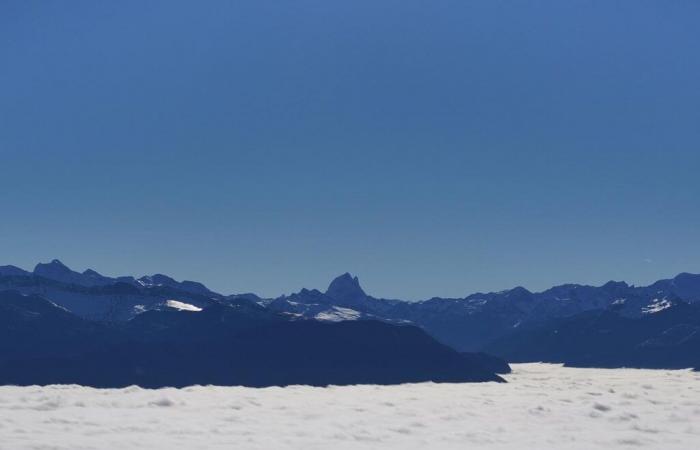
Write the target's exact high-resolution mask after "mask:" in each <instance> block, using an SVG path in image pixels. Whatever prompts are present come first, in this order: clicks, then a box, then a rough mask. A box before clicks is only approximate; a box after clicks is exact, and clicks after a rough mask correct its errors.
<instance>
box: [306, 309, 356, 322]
mask: <svg viewBox="0 0 700 450" xmlns="http://www.w3.org/2000/svg"><path fill="white" fill-rule="evenodd" d="M361 315H362V313H360V312H359V311H356V310H354V309H350V308H343V307H340V306H334V307H332V308H330V309H327V310H326V311H322V312H320V313H318V314H316V316H314V319H316V320H323V321H326V322H341V321H343V320H357V319H359V318H360V316H361Z"/></svg>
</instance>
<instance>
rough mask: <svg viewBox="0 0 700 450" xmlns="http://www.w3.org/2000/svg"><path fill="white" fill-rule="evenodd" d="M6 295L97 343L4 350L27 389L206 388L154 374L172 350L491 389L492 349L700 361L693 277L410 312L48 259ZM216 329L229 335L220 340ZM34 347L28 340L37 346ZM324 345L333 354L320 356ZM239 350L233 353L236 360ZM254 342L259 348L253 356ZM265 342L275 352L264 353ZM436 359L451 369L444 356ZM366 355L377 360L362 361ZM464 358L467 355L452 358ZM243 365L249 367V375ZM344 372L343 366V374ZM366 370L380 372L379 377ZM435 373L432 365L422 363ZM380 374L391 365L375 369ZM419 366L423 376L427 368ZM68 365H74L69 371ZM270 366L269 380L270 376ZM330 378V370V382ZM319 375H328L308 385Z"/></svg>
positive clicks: (697, 284)
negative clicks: (99, 371) (90, 370)
mask: <svg viewBox="0 0 700 450" xmlns="http://www.w3.org/2000/svg"><path fill="white" fill-rule="evenodd" d="M0 291H4V292H3V293H2V295H0V306H1V305H5V306H7V305H10V304H11V305H14V306H11V307H10V308H11V309H12V310H13V311H15V313H17V311H19V310H20V309H21V308H20V307H19V306H18V305H21V304H22V300H21V299H25V300H26V301H27V305H29V304H30V302H33V303H32V304H35V306H36V305H38V304H39V303H40V302H41V301H44V302H45V303H44V304H43V306H41V308H44V309H46V308H48V310H51V311H52V313H51V315H50V316H51V317H55V319H56V321H59V322H60V321H63V322H61V323H62V324H63V325H60V326H59V325H58V322H55V323H54V319H51V321H50V322H51V326H53V327H54V328H55V329H56V330H60V329H64V328H65V329H68V330H70V329H72V328H73V327H77V328H75V330H74V331H75V332H72V333H68V336H73V337H75V336H79V335H81V333H86V334H85V335H84V336H83V338H85V339H86V340H88V341H90V342H92V343H94V345H97V347H96V348H85V345H84V344H79V343H75V342H73V343H71V342H65V345H59V347H61V348H63V349H64V350H65V352H64V353H60V352H59V353H56V351H54V350H55V346H56V345H58V344H57V343H60V342H64V341H63V340H62V338H60V336H58V335H57V336H54V337H52V338H50V339H49V338H48V337H47V336H43V337H42V335H41V333H39V335H38V338H41V339H43V338H46V339H49V340H50V341H51V343H49V342H48V341H47V344H46V345H45V346H42V345H40V343H39V342H36V343H34V344H33V345H32V346H30V347H31V348H35V349H40V348H45V349H47V351H46V352H45V353H44V354H37V355H33V356H32V358H31V359H26V358H25V359H22V358H23V356H22V355H24V356H26V355H28V354H32V352H29V353H21V352H19V353H18V352H17V351H14V350H11V349H10V348H9V347H8V348H7V349H5V350H2V349H0V361H2V360H4V361H6V362H7V361H12V364H9V363H6V365H5V366H4V367H5V368H4V369H3V370H2V373H4V374H5V375H3V376H4V377H5V379H0V382H3V381H7V382H21V381H22V379H23V376H25V375H26V374H27V373H30V372H32V371H34V373H35V374H38V373H40V372H41V373H48V374H51V375H52V376H54V375H55V376H59V374H62V375H61V376H62V377H63V378H60V377H59V379H60V380H64V381H67V382H83V383H86V384H91V385H119V384H120V383H122V382H131V381H134V379H133V376H132V375H133V373H137V372H138V373H144V374H149V373H150V374H151V375H143V379H141V381H139V383H140V384H144V385H149V386H150V385H152V386H157V385H184V384H186V383H187V382H190V381H192V382H197V380H200V381H203V379H202V378H201V375H202V374H201V373H192V374H189V375H188V374H187V373H184V372H180V373H181V375H180V378H173V375H170V376H169V377H170V378H168V377H164V375H163V373H164V371H159V370H160V369H159V368H163V367H168V366H169V365H173V366H177V363H176V362H175V361H170V360H168V361H165V360H162V361H161V359H163V358H165V359H167V358H166V356H159V357H155V356H154V354H153V352H155V350H154V349H155V348H157V347H158V346H165V347H168V348H169V346H173V345H175V343H176V342H177V347H178V348H179V349H180V350H178V351H179V352H180V357H181V360H182V361H188V360H189V358H195V359H196V358H197V357H198V356H197V355H199V357H200V358H201V357H203V355H209V357H210V358H211V361H209V360H207V361H204V360H202V361H200V362H199V363H198V367H201V371H204V372H206V373H208V374H209V375H210V376H211V378H207V379H206V380H209V381H211V382H214V383H217V382H221V383H224V384H247V385H270V384H289V383H295V382H304V383H306V384H328V383H337V384H343V383H354V382H378V383H382V382H386V383H388V382H405V381H411V380H413V381H421V380H423V381H424V380H434V381H438V380H443V381H447V380H452V381H455V380H458V379H461V380H462V381H479V380H481V381H484V380H489V379H496V378H495V377H496V375H495V374H494V373H495V372H497V371H498V372H501V373H502V372H503V371H507V370H508V369H507V365H506V364H505V363H504V362H503V361H501V360H499V359H498V358H492V357H488V356H487V355H485V354H483V353H481V352H483V351H486V352H488V353H490V354H493V355H496V356H500V357H503V358H505V359H506V360H509V361H518V362H520V361H551V362H563V363H566V364H570V365H580V366H600V367H620V366H633V367H667V368H677V367H695V368H697V367H700V357H695V355H698V354H700V344H699V341H698V336H699V334H698V331H699V330H700V320H699V319H698V318H699V317H700V314H698V310H699V309H700V275H694V274H689V273H683V274H680V275H678V276H676V277H674V278H672V279H665V280H660V281H657V282H655V283H653V284H651V285H649V286H641V287H640V286H632V285H629V284H627V283H625V282H621V281H610V282H608V283H606V284H604V285H602V286H586V285H578V284H565V285H560V286H555V287H553V288H551V289H548V290H545V291H543V292H537V293H533V292H530V291H528V290H527V289H525V288H522V287H516V288H514V289H510V290H505V291H502V292H492V293H476V294H471V295H467V296H465V297H463V298H439V297H435V298H431V299H427V300H424V301H419V302H408V301H402V300H397V299H381V298H375V297H372V296H370V295H368V294H367V293H365V291H364V290H363V289H362V287H361V285H360V282H359V279H358V278H357V277H355V276H353V275H351V274H349V273H345V274H342V275H340V276H339V277H337V278H335V279H334V280H332V281H331V283H330V284H329V286H328V288H327V289H326V290H325V291H320V290H317V289H302V290H301V291H299V292H297V293H294V294H291V295H284V296H280V297H277V298H262V297H259V296H257V295H255V294H252V293H246V294H233V295H225V294H220V293H216V292H213V291H211V290H209V289H208V288H207V287H206V286H204V285H203V284H201V283H198V282H195V281H176V280H174V279H173V278H171V277H168V276H166V275H162V274H154V275H150V276H143V277H140V278H135V277H133V276H122V277H116V278H112V277H107V276H103V275H101V274H100V273H98V272H97V271H95V270H86V271H84V272H82V273H81V272H76V271H73V270H71V269H70V268H68V267H67V266H66V265H64V264H63V263H61V262H60V261H59V260H53V261H51V262H49V263H45V264H38V265H37V266H36V267H35V269H34V270H33V271H31V272H29V271H26V270H23V269H20V268H18V267H15V266H0ZM6 299H12V300H11V301H10V300H6ZM29 299H31V300H29ZM5 302H8V303H5ZM37 302H39V303H37ZM52 308H53V309H52ZM36 313H37V311H34V310H32V309H28V310H26V311H25V312H24V313H23V314H19V315H15V316H12V315H8V316H7V317H15V318H14V319H11V318H7V317H6V318H5V319H3V321H4V322H3V323H5V324H6V326H7V327H9V328H12V329H14V328H13V327H12V326H11V324H12V323H14V322H12V321H19V320H20V318H22V317H24V318H25V319H26V318H27V317H33V316H34V315H36ZM22 320H23V319H22ZM8 321H9V322H8ZM38 323H39V322H36V323H34V322H32V321H28V322H26V323H25V326H27V327H28V328H27V330H29V329H31V328H32V327H34V328H37V327H39V328H42V329H43V328H44V327H45V325H37V324H38ZM221 323H226V324H227V325H226V326H224V327H223V328H221V326H220V324H221ZM32 324H34V325H32ZM217 327H218V328H217ZM45 329H52V328H51V327H49V328H45ZM270 330H275V331H270ZM397 330H398V331H397ZM27 333H28V335H27V336H30V335H31V333H30V332H29V331H27ZM259 333H263V334H262V335H261V334H259ZM265 333H268V334H265ZM278 333H279V334H278ZM356 333H357V334H356ZM59 334H60V333H59ZM371 335H372V336H374V339H379V340H382V342H384V339H388V340H389V341H391V342H394V344H393V345H394V347H392V346H388V347H386V348H383V349H382V348H381V346H377V345H376V344H377V343H376V342H373V343H371V345H369V343H370V341H371V340H372V339H369V336H371ZM332 336H335V337H334V338H331V337H332ZM391 336H395V337H393V338H392V337H391ZM215 337H216V338H215ZM302 337H303V339H302ZM351 337H352V338H351ZM15 338H17V336H15V337H12V336H6V339H5V342H8V339H10V341H11V340H12V339H15ZM26 339H29V340H28V341H27V342H31V339H30V338H26ZM66 339H67V337H66ZM266 339H268V340H266ZM278 339H280V340H282V341H283V342H284V343H285V345H287V344H290V343H292V342H295V339H302V341H298V342H296V345H297V347H294V348H297V349H303V350H297V351H292V350H291V349H290V348H288V347H285V346H284V345H283V347H284V348H285V352H283V353H280V352H279V351H277V350H276V347H275V345H273V343H274V342H275V341H276V340H278ZM333 339H336V341H334V340H333ZM392 339H393V341H392ZM317 340H321V341H322V342H326V343H333V344H328V345H329V346H330V347H329V346H326V347H323V346H321V344H320V343H319V342H317ZM129 341H132V342H137V343H138V346H139V348H140V350H135V349H134V346H133V345H128V344H127V342H129ZM226 342H228V344H226ZM233 342H237V345H236V346H235V348H236V349H235V350H233V349H232V343H233ZM254 342H258V343H260V344H259V345H257V344H255V345H254V344H253V343H254ZM262 343H267V345H268V346H267V347H265V348H262V347H260V346H261V345H263V344H262ZM203 345H204V346H205V347H202V346H203ZM240 345H243V346H245V347H246V348H257V349H258V350H259V352H261V353H255V352H253V353H240V352H241V351H242V350H240ZM256 345H257V347H256ZM277 345H280V344H279V342H278V343H277ZM367 345H369V347H367ZM343 346H346V347H343ZM347 346H349V347H347ZM363 346H365V347H363ZM335 347H337V349H336V350H334V349H333V348H335ZM106 348H112V349H113V351H111V352H110V353H111V354H113V355H121V356H120V358H122V359H121V363H119V364H117V366H114V364H116V363H114V361H116V359H115V360H114V361H113V360H112V359H110V358H109V357H108V356H107V353H103V351H104V349H106ZM202 348H206V349H209V350H211V351H210V352H208V350H207V351H203V350H202ZM51 349H54V350H51ZM71 349H73V350H71ZM76 349H80V351H78V350H76ZM100 349H101V350H100ZM197 349H199V350H197ZM341 349H342V350H341ZM360 349H364V350H360ZM404 349H406V350H405V351H407V352H408V353H406V354H405V355H404V356H405V359H403V360H401V361H399V359H400V358H399V357H398V355H402V354H403V353H402V352H403V351H404ZM409 349H412V350H409ZM419 349H422V350H420V351H419ZM438 349H446V350H438ZM49 350H50V351H49ZM170 350H172V349H170ZM170 350H169V351H170ZM370 350H371V351H370ZM375 350H376V351H375ZM251 351H252V350H251ZM3 352H4V353H3ZM188 352H189V353H188ZM237 352H238V353H237ZM377 352H378V353H377ZM382 352H386V353H382ZM416 352H418V353H416ZM421 352H423V353H421ZM330 353H336V354H344V355H345V356H346V358H345V359H342V358H341V359H338V358H339V357H336V356H334V357H333V358H336V359H333V358H330V357H328V355H329V354H330ZM389 353H391V354H393V355H395V358H394V359H395V361H394V362H392V363H389V362H388V361H390V360H391V359H386V358H387V355H388V354H389ZM59 354H60V358H72V359H71V361H73V364H74V365H73V366H71V365H70V364H66V361H65V360H63V359H61V360H60V364H59V363H56V364H59V366H60V367H62V369H61V371H62V372H61V371H58V370H57V369H56V370H54V369H55V368H54V369H51V370H48V371H46V370H43V371H41V370H38V368H37V367H35V368H34V369H32V368H31V364H49V361H51V358H54V361H56V360H55V358H57V357H58V356H57V355H59ZM166 354H167V353H166ZM320 354H325V355H327V356H326V358H327V359H326V360H324V361H321V359H318V358H320V357H319V356H318V355H320ZM351 354H352V355H355V356H354V357H353V358H354V359H353V358H350V356H349V355H351ZM409 354H412V355H413V357H409V356H408V355H409ZM438 354H441V355H442V356H441V357H440V358H443V359H440V358H437V356H435V355H438ZM3 355H4V356H3ZM215 355H218V357H215ZM260 355H267V356H265V357H262V356H260ZM291 355H294V356H293V357H292V356H291ZM309 355H315V357H316V358H317V359H318V360H317V361H315V362H312V361H311V360H308V365H307V366H306V369H304V370H302V369H301V368H299V367H297V366H294V364H292V362H290V358H291V359H292V360H293V359H294V358H300V359H299V360H300V361H304V360H305V358H309ZM362 355H364V356H363V357H366V358H368V359H367V360H363V359H362V358H363V357H361V356H362ZM449 355H451V356H449ZM455 355H461V356H459V357H457V358H456V359H455ZM224 356H225V357H224ZM159 358H160V359H159ZM226 358H228V359H226ZM372 358H376V359H372ZM396 358H398V359H396ZM433 358H437V359H433ZM20 360H22V361H24V362H21V361H20ZM438 360H439V361H441V362H439V363H438ZM242 361H247V362H246V363H245V364H243V363H242ZM283 361H286V362H285V363H283ZM341 361H345V362H346V363H347V364H346V365H345V366H343V364H341ZM350 361H352V363H350ZM370 361H374V363H372V364H374V365H372V364H370ZM409 361H413V363H412V364H414V366H412V367H410V366H411V364H409ZM427 361H433V362H432V363H430V364H427ZM253 362H255V363H253ZM384 362H386V364H388V365H389V366H387V367H384V369H382V370H383V371H382V370H379V368H380V367H383V366H382V364H384ZM331 363H332V364H331ZM423 363H426V364H424V365H421V364H423ZM86 364H90V365H91V366H95V365H97V366H99V367H105V368H107V367H110V368H111V370H110V371H109V374H111V375H109V377H107V378H104V377H103V376H96V378H95V379H94V380H92V381H93V382H90V381H91V380H89V379H82V378H80V377H85V376H86V375H80V377H79V376H78V375H79V374H80V373H81V370H80V369H81V368H84V367H83V366H84V365H86ZM149 364H150V365H152V366H153V367H151V369H148V366H149ZM217 364H224V365H225V366H226V367H219V366H217ZM246 364H247V367H249V368H250V371H251V372H250V373H248V374H245V373H244V371H242V370H243V369H241V367H242V366H243V365H246ZM255 364H259V366H255ZM290 364H291V365H290ZM314 364H316V366H314ZM329 364H330V365H333V366H338V367H344V369H343V370H342V371H335V370H331V369H330V366H328V367H326V365H329ZM339 364H340V365H339ZM10 366H11V367H14V368H11V367H10ZM113 366H114V367H113ZM51 367H53V366H51ZM70 367H74V370H73V372H71V371H70ZM255 367H258V369H260V370H257V369H255ZM263 367H267V369H268V370H262V368H263ZM293 367H297V368H296V369H293ZM311 367H314V370H313V371H311ZM323 367H325V368H326V369H327V370H326V371H324V370H322V368H323ZM391 367H393V369H391ZM449 367H453V368H456V367H459V370H457V371H451V370H447V368H449ZM23 368H24V369H23ZM129 368H130V369H129ZM217 368H219V369H221V370H223V372H221V371H219V370H218V369H217ZM233 368H236V369H235V371H237V372H236V373H238V375H237V376H236V377H232V375H231V373H233V372H232V371H234V369H233ZM353 368H356V369H357V370H354V369H353ZM360 368H363V369H362V370H360ZM438 368H440V370H438ZM129 370H132V372H129ZM139 370H140V371H141V372H139ZM149 370H150V372H149ZM271 370H274V371H276V373H278V374H279V373H282V372H284V373H286V374H287V375H288V378H284V377H281V375H278V377H277V378H275V377H270V376H269V373H270V371H271ZM295 370H297V372H295ZM441 370H442V372H441ZM134 371H135V372H134ZM260 371H262V372H264V373H266V374H268V378H265V377H261V376H260V374H261V372H260ZM280 371H282V372H280ZM312 372H313V373H316V374H324V375H323V376H321V375H319V376H318V377H315V376H310V374H311V373H312ZM221 373H225V374H229V378H228V379H223V378H222V379H219V378H216V376H218V375H216V376H215V375H214V374H221ZM295 373H296V375H294V376H292V374H295ZM12 374H14V375H12ZM22 374H24V375H22ZM342 374H345V375H342ZM349 374H354V375H352V376H350V375H349ZM362 374H366V377H364V378H363V375H362ZM370 374H372V375H371V376H370ZM460 374H461V375H460ZM38 376H39V375H33V377H34V378H32V380H33V382H40V381H42V380H41V379H36V377H38ZM104 376H107V374H104ZM149 376H150V377H151V378H149ZM8 377H9V378H8ZM76 377H78V378H76ZM110 377H111V378H110ZM231 377H232V378H231ZM460 377H461V378H460ZM52 380H53V381H56V379H53V378H52V379H51V380H44V381H47V382H51V381H52ZM71 380H73V381H71ZM76 380H77V381H76ZM193 380H194V381H193ZM206 380H205V381H206ZM254 380H258V381H254ZM26 381H27V382H29V381H30V380H29V379H26ZM129 384H132V383H129ZM137 384H138V383H137Z"/></svg>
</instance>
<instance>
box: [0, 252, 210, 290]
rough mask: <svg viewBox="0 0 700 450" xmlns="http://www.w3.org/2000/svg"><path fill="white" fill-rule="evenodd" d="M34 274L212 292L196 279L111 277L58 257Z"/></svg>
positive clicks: (11, 269) (13, 270)
mask: <svg viewBox="0 0 700 450" xmlns="http://www.w3.org/2000/svg"><path fill="white" fill-rule="evenodd" d="M33 274H34V275H37V276H40V277H42V278H47V279H49V280H54V281H58V282H61V283H66V284H74V285H78V286H87V287H91V286H106V285H110V284H114V283H119V282H121V283H128V284H132V285H141V286H144V287H157V286H165V287H172V288H176V289H180V290H182V291H185V292H190V293H193V294H200V295H210V294H212V292H211V291H210V290H209V289H207V288H206V286H204V285H203V284H201V283H197V282H194V281H182V282H178V281H175V280H174V279H172V278H170V277H168V276H166V275H162V274H156V275H151V276H145V277H141V278H139V279H138V280H135V279H134V277H131V276H125V277H117V278H111V277H106V276H104V275H101V274H100V273H98V272H97V271H95V270H92V269H87V270H86V271H84V272H83V273H80V272H76V271H74V270H71V269H70V268H69V267H68V266H66V265H65V264H63V263H62V262H61V261H59V260H58V259H54V260H53V261H51V262H49V263H39V264H37V265H36V267H35V268H34V272H33ZM28 275H31V274H30V273H29V272H27V271H24V270H22V269H20V268H18V267H15V266H2V267H0V276H28Z"/></svg>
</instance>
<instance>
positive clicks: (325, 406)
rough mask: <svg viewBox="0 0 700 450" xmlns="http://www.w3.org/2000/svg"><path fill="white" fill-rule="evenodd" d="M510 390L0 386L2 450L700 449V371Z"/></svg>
mask: <svg viewBox="0 0 700 450" xmlns="http://www.w3.org/2000/svg"><path fill="white" fill-rule="evenodd" d="M513 368H514V372H513V373H512V374H510V375H508V376H507V379H508V381H509V383H508V384H497V383H482V384H433V383H421V384H406V385H400V386H348V387H329V388H313V387H306V386H292V387H286V388H266V389H251V388H241V387H211V386H208V387H204V386H193V387H189V388H185V389H157V390H146V389H141V388H138V387H129V388H126V389H92V388H85V387H82V386H44V387H39V386H32V387H12V386H5V387H0V449H3V450H17V449H71V450H79V449H110V450H111V449H139V448H143V449H146V448H147V449H199V448H206V449H224V448H225V449H231V448H238V449H266V450H270V449H277V448H295V449H302V448H303V449H328V448H333V449H334V450H335V449H346V448H382V449H384V448H387V449H392V448H396V449H412V448H415V449H418V448H420V449H426V448H429V449H443V448H445V449H464V448H488V449H491V448H493V449H573V448H575V449H591V448H634V447H647V448H653V449H697V448H700V373H697V372H691V371H688V370H680V371H666V370H636V369H615V370H604V369H572V368H563V367H560V366H558V365H549V364H519V365H514V366H513Z"/></svg>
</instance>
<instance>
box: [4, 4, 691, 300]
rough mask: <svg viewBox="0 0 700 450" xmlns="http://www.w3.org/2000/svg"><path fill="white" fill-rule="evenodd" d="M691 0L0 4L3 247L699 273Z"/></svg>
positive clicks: (323, 276)
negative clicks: (670, 0) (613, 0)
mask: <svg viewBox="0 0 700 450" xmlns="http://www.w3.org/2000/svg"><path fill="white" fill-rule="evenodd" d="M699 23H700V2H698V1H695V0H686V1H683V0H678V1H672V2H669V1H661V0H659V1H643V0H640V1H615V2H612V1H607V0H601V1H574V0H572V1H561V0H551V1H496V0H484V1H465V0H458V1H440V0H430V1H415V0H401V1H381V0H368V1H358V0H354V1H343V2H341V1H335V0H318V1H263V0H254V1H221V2H219V1H206V2H201V1H200V2H198V1H187V2H185V1H173V0H168V1H162V2H158V1H148V2H144V1H119V2H112V1H71V2H59V1H55V2H50V1H48V2H47V1H40V2H39V1H37V2H34V1H19V0H18V1H3V2H1V3H0V206H1V211H2V214H1V216H0V264H16V265H19V266H22V267H25V268H31V267H33V265H34V264H35V263H36V262H38V261H47V260H50V259H53V258H60V259H61V260H63V261H64V262H65V263H66V264H68V265H70V266H71V267H73V268H75V269H78V270H84V269H86V268H88V267H92V268H94V269H96V270H98V271H100V272H102V273H105V274H107V275H122V274H136V275H142V274H146V273H148V274H150V273H154V272H161V273H166V274H169V275H171V276H173V277H175V278H177V279H183V278H186V279H194V280H198V281H202V282H204V283H205V284H207V285H208V286H209V287H211V288H212V289H215V290H218V291H221V292H224V293H234V292H248V291H253V292H257V293H259V294H262V295H278V294H282V293H289V292H292V291H296V290H298V289H299V288H301V287H302V286H304V287H309V288H313V287H317V288H325V287H326V286H327V284H328V282H329V281H330V279H331V278H332V277H333V276H335V275H337V274H339V273H342V272H345V271H350V272H352V273H354V274H357V275H358V276H359V277H360V279H361V282H362V284H363V286H364V287H365V289H366V290H367V291H368V292H369V293H371V294H374V295H377V296H385V297H399V298H407V299H420V298H425V297H430V296H433V295H435V296H437V295H440V296H463V295H465V294H467V293H470V292H473V291H488V290H501V289H505V288H509V287H513V286H515V285H523V286H525V287H527V288H529V289H532V290H539V289H542V288H546V287H548V286H551V285H553V284H557V283H562V282H569V281H575V282H582V283H594V284H598V283H602V282H604V281H606V280H609V279H617V280H620V279H622V280H626V281H629V282H632V283H636V284H642V283H647V282H650V281H652V280H655V279H657V278H661V277H666V276H671V275H674V274H675V273H677V272H681V271H689V272H700V26H698V24H699Z"/></svg>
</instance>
